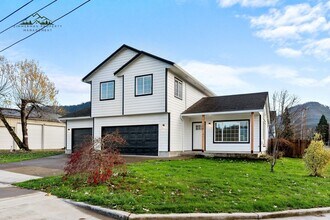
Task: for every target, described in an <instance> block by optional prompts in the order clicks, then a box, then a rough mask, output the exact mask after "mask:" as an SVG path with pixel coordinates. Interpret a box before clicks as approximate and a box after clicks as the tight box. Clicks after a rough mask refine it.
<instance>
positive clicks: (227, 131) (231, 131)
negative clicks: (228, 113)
mask: <svg viewBox="0 0 330 220" xmlns="http://www.w3.org/2000/svg"><path fill="white" fill-rule="evenodd" d="M238 135H239V123H237V122H223V141H225V142H238V141H239V136H238Z"/></svg>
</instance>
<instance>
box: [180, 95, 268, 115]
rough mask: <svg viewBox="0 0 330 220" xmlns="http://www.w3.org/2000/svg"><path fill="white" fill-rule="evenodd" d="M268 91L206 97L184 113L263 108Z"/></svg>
mask: <svg viewBox="0 0 330 220" xmlns="http://www.w3.org/2000/svg"><path fill="white" fill-rule="evenodd" d="M267 97H268V92H261V93H249V94H239V95H228V96H214V97H204V98H202V99H200V100H199V101H198V102H196V103H195V104H194V105H192V106H191V107H189V108H188V109H187V110H185V111H184V112H183V113H182V114H191V113H204V112H205V113H207V112H229V111H244V110H256V109H263V108H264V106H265V103H266V101H267Z"/></svg>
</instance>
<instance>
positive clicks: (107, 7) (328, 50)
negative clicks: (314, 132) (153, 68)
mask: <svg viewBox="0 0 330 220" xmlns="http://www.w3.org/2000/svg"><path fill="white" fill-rule="evenodd" d="M26 2H28V0H14V1H13V0H2V1H0V8H1V16H0V17H1V18H2V17H5V16H6V15H8V14H10V13H11V12H12V11H14V10H15V9H17V8H18V7H19V6H21V5H23V4H24V3H26ZM49 2H51V0H47V1H46V0H34V1H33V2H32V3H31V4H29V5H28V6H26V7H25V8H23V9H22V10H20V11H19V12H18V13H16V14H14V15H13V16H11V17H10V18H8V19H6V20H5V21H3V22H0V29H1V30H3V29H4V28H6V27H8V26H10V25H12V24H14V23H15V22H17V21H18V20H20V19H22V18H24V17H25V16H27V15H29V14H30V13H32V12H34V11H36V10H37V9H39V8H41V7H42V6H44V5H46V4H48V3H49ZM82 2H84V0H79V1H78V0H72V1H64V0H58V1H57V2H56V3H54V4H53V5H52V6H50V7H48V8H47V9H45V10H43V11H41V12H40V14H41V15H43V16H46V17H47V18H49V19H50V20H55V19H56V18H57V17H59V16H61V15H62V14H64V13H66V12H67V11H69V10H71V9H73V8H74V7H76V6H78V5H79V4H81V3H82ZM1 18H0V19H1ZM56 24H58V25H61V27H57V28H53V29H52V31H49V32H42V33H38V34H36V35H34V36H33V37H31V38H29V39H27V40H25V41H23V42H21V43H19V44H17V45H15V46H14V47H12V48H10V49H8V50H6V51H4V52H3V53H1V54H0V55H4V56H5V57H6V58H7V59H9V60H13V61H16V60H22V59H34V60H37V61H38V62H39V64H40V66H41V68H42V69H43V70H44V71H45V73H46V74H47V75H48V76H49V77H50V78H51V80H52V81H54V82H55V84H56V86H57V88H58V89H59V95H58V100H59V102H60V103H61V104H79V103H81V102H84V101H89V86H88V85H87V84H85V83H82V82H81V78H83V76H85V75H86V74H87V73H88V72H89V71H90V70H92V69H93V68H94V67H95V66H97V65H98V64H99V63H100V62H102V61H103V60H104V59H105V58H106V57H107V56H109V55H110V54H111V53H112V52H113V51H114V50H116V49H117V48H118V47H120V46H121V45H122V44H128V45H130V46H133V47H136V48H138V49H141V50H144V51H148V52H150V53H153V54H155V55H158V56H161V57H164V58H167V59H169V60H172V61H174V62H176V63H178V64H179V65H181V67H183V68H184V69H186V70H187V71H188V72H190V73H191V74H192V75H194V76H195V77H197V78H198V79H199V80H200V81H202V82H203V83H204V84H206V85H207V86H209V87H210V88H211V89H212V90H213V91H214V92H215V93H216V94H218V95H226V94H237V93H245V92H259V91H269V92H270V93H273V92H274V91H279V90H282V89H287V90H288V91H289V92H290V93H292V94H296V95H297V96H299V98H300V100H301V103H303V102H306V101H318V102H321V103H322V104H325V105H330V97H329V94H330V1H328V0H319V1H318V0H313V1H309V0H305V1H298V0H290V1H284V0H172V1H171V0H144V1H135V0H127V1H123V0H112V1H104V0H91V1H90V2H89V3H87V4H86V5H85V6H83V7H82V8H80V9H78V10H77V11H75V12H73V13H72V14H70V15H68V16H67V17H64V18H63V19H62V20H60V21H58V22H57V23H56ZM30 33H31V32H26V31H23V29H22V28H17V27H16V28H12V29H10V30H9V31H7V32H5V33H3V34H0V49H2V48H4V47H6V46H8V45H10V44H11V43H13V42H15V41H17V40H19V39H21V38H22V37H24V36H26V35H28V34H30Z"/></svg>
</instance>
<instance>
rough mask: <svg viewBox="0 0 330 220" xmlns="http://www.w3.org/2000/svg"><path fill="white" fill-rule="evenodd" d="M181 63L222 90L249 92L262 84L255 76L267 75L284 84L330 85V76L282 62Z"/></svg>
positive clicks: (190, 71)
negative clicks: (304, 71)
mask: <svg viewBox="0 0 330 220" xmlns="http://www.w3.org/2000/svg"><path fill="white" fill-rule="evenodd" d="M180 66H181V67H182V68H183V69H185V70H187V71H188V72H189V73H191V74H192V75H193V76H194V77H196V78H198V79H200V81H201V82H202V83H204V84H205V85H206V86H208V87H209V88H211V89H212V90H213V91H215V92H216V93H218V94H223V93H226V92H227V93H228V92H233V91H235V93H237V92H249V91H255V90H256V88H260V85H258V83H260V81H258V82H255V81H253V80H251V78H253V77H258V78H260V77H263V78H266V80H267V82H273V81H274V80H276V81H277V82H278V83H280V85H283V84H286V85H292V86H299V87H304V88H305V87H306V88H307V87H325V86H329V85H330V76H329V77H326V78H324V79H315V78H311V77H305V76H303V75H301V74H299V72H300V70H296V69H294V68H291V67H287V66H281V65H261V66H252V67H234V66H227V65H222V64H214V63H206V62H200V61H185V62H181V63H180Z"/></svg>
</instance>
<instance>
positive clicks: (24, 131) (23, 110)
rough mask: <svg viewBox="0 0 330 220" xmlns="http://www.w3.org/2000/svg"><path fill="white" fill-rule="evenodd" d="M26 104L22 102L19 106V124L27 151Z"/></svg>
mask: <svg viewBox="0 0 330 220" xmlns="http://www.w3.org/2000/svg"><path fill="white" fill-rule="evenodd" d="M26 106H27V102H26V101H25V100H22V104H21V123H22V135H23V144H24V145H25V146H26V147H27V148H28V149H29V137H28V129H27V113H26Z"/></svg>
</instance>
